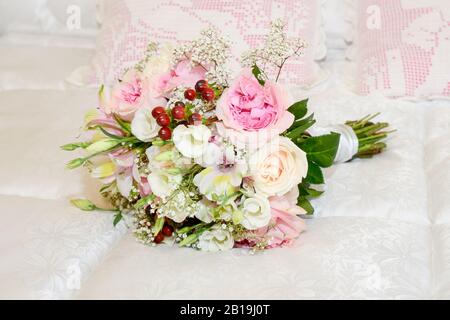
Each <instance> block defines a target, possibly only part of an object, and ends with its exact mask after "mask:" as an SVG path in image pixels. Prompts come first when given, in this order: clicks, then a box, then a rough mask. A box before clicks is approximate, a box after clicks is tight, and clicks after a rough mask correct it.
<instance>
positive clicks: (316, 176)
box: [305, 161, 325, 184]
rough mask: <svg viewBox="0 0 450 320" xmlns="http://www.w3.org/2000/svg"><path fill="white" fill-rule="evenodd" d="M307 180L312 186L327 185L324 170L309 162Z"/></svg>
mask: <svg viewBox="0 0 450 320" xmlns="http://www.w3.org/2000/svg"><path fill="white" fill-rule="evenodd" d="M305 180H306V181H307V182H309V183H312V184H323V183H325V179H324V177H323V172H322V169H321V168H320V167H319V166H318V165H317V164H315V163H314V162H312V161H308V174H307V175H306V178H305Z"/></svg>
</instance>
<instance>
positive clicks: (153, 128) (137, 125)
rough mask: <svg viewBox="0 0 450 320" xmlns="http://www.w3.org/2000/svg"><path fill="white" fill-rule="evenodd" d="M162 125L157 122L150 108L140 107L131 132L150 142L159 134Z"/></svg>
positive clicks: (132, 123)
mask: <svg viewBox="0 0 450 320" xmlns="http://www.w3.org/2000/svg"><path fill="white" fill-rule="evenodd" d="M159 129H161V127H160V126H159V125H158V123H156V119H155V118H154V117H153V116H152V111H151V110H150V109H149V108H142V109H139V110H138V111H137V112H136V114H135V115H134V119H133V121H132V122H131V132H132V133H133V134H134V135H135V136H136V138H138V139H139V140H141V141H144V142H149V141H151V140H152V139H153V138H155V137H157V136H158V131H159Z"/></svg>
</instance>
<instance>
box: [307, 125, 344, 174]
mask: <svg viewBox="0 0 450 320" xmlns="http://www.w3.org/2000/svg"><path fill="white" fill-rule="evenodd" d="M339 139H340V134H338V133H330V134H326V135H323V136H318V137H310V138H308V139H306V140H305V141H303V142H302V143H300V144H298V146H299V147H300V149H302V150H303V151H305V152H306V153H307V155H308V160H310V161H311V162H314V163H315V164H317V165H318V166H320V167H322V168H327V167H330V166H331V165H332V164H333V162H334V158H335V157H336V153H337V150H338V147H339Z"/></svg>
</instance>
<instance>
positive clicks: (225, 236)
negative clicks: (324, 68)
mask: <svg viewBox="0 0 450 320" xmlns="http://www.w3.org/2000/svg"><path fill="white" fill-rule="evenodd" d="M304 48H305V44H304V43H303V42H302V41H301V40H299V39H287V37H286V35H285V34H284V32H283V24H282V23H281V22H280V21H277V22H275V23H273V25H272V28H271V32H270V33H269V35H268V36H267V40H266V44H265V46H264V47H262V48H259V49H254V50H252V51H250V52H248V53H246V54H245V55H244V56H243V62H242V65H243V67H242V70H241V71H240V72H239V73H238V74H237V75H236V76H235V77H234V78H232V77H231V76H230V72H229V71H228V70H227V67H226V66H227V62H228V61H229V60H230V54H229V51H230V50H229V49H230V43H229V42H228V41H227V40H226V39H225V38H223V37H222V36H221V35H220V34H219V33H218V32H217V31H215V30H213V29H208V30H206V31H204V32H202V33H201V36H200V38H199V39H198V40H195V41H192V42H189V43H184V44H182V45H181V46H179V47H176V48H172V47H170V46H168V45H158V44H156V43H150V45H149V46H148V50H147V52H146V54H145V57H144V59H143V60H142V61H140V62H139V63H138V64H137V65H136V66H135V67H134V68H132V69H129V70H127V71H126V72H125V73H124V74H123V77H121V79H120V80H119V81H118V82H117V83H116V84H115V85H114V86H113V87H112V88H109V87H106V86H103V87H101V89H100V91H99V96H100V103H99V110H98V111H96V113H89V114H88V115H87V116H86V124H85V129H86V130H87V131H88V132H91V133H92V134H91V135H90V137H89V140H88V141H85V142H77V143H71V144H67V145H65V146H62V148H63V149H64V150H68V151H72V150H75V149H83V151H84V155H83V157H80V158H77V159H74V160H72V161H71V162H69V163H68V164H67V167H68V168H70V169H73V168H77V167H80V166H85V167H86V168H88V170H89V171H90V174H91V175H92V176H93V177H94V178H98V179H100V180H101V181H102V183H103V187H102V188H101V189H100V193H101V194H102V195H103V196H104V197H105V198H106V199H107V200H108V203H110V206H111V207H110V208H99V207H97V206H96V205H95V204H93V203H92V202H90V201H89V200H83V199H76V200H73V201H72V203H73V204H74V205H76V206H77V207H79V208H80V209H82V210H86V211H93V210H106V211H111V212H114V213H115V217H114V224H117V223H118V222H119V221H121V220H122V219H123V218H124V217H125V216H127V217H128V216H131V217H132V218H133V219H132V220H128V219H127V221H133V223H134V228H133V229H134V234H135V235H136V237H137V238H138V239H139V240H140V241H141V242H143V243H145V244H152V245H154V244H159V243H161V242H165V243H176V244H178V245H179V246H186V247H192V248H196V249H200V250H205V251H219V250H227V249H231V248H233V247H247V248H252V249H254V250H258V249H267V248H273V247H277V246H282V245H285V244H289V243H291V242H292V241H293V240H294V239H296V238H297V237H298V235H299V234H300V233H301V232H302V231H303V230H304V229H305V223H304V221H303V220H302V218H301V217H302V215H308V214H312V213H313V211H314V209H313V207H312V205H311V203H310V200H311V199H312V198H314V197H317V196H319V195H320V194H321V193H322V191H320V185H322V184H324V182H325V181H324V177H323V174H322V168H325V167H329V166H331V165H332V164H333V163H334V162H336V161H337V162H345V161H349V160H351V159H353V158H355V157H367V156H371V155H373V154H376V153H379V152H381V151H383V150H384V148H385V147H386V145H385V144H384V143H383V142H382V140H383V139H384V138H386V136H387V134H388V132H383V131H382V130H383V129H384V128H386V127H387V126H388V124H386V123H373V122H371V119H372V116H369V117H366V118H364V119H362V120H359V121H350V122H348V123H346V124H344V125H337V126H331V127H329V128H315V129H314V123H315V120H314V118H313V115H307V114H308V112H307V100H304V101H299V102H295V103H291V101H290V98H289V95H288V92H287V91H286V89H285V88H284V87H283V86H282V85H280V84H279V83H278V79H279V77H280V74H281V72H282V69H283V66H284V65H285V63H286V61H287V60H288V59H291V58H293V59H295V57H296V56H299V55H301V54H302V53H303V50H304ZM316 186H319V187H316Z"/></svg>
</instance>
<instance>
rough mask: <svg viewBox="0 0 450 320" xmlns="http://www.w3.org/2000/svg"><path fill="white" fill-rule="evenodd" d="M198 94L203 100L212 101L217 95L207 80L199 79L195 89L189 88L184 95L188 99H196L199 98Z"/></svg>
mask: <svg viewBox="0 0 450 320" xmlns="http://www.w3.org/2000/svg"><path fill="white" fill-rule="evenodd" d="M197 95H199V96H200V97H201V98H202V99H203V100H205V101H207V102H211V101H213V100H214V98H215V97H216V93H215V92H214V89H212V88H211V87H210V86H209V84H208V82H207V81H206V80H199V81H198V82H197V83H196V84H195V90H194V89H187V90H186V91H185V92H184V97H185V98H186V99H187V100H190V101H194V100H195V99H196V98H197Z"/></svg>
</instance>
